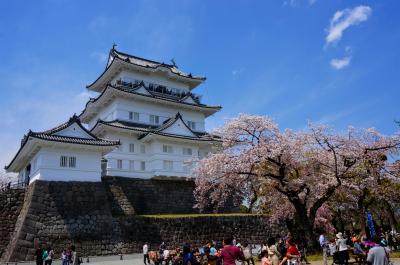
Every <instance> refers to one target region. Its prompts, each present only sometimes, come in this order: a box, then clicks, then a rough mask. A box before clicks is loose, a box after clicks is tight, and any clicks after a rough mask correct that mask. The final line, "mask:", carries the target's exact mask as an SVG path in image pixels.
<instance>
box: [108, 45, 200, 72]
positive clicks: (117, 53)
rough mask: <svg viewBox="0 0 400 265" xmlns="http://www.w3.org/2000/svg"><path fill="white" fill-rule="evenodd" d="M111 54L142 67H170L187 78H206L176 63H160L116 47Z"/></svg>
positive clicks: (172, 70)
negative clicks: (193, 73) (118, 49)
mask: <svg viewBox="0 0 400 265" xmlns="http://www.w3.org/2000/svg"><path fill="white" fill-rule="evenodd" d="M110 56H112V57H114V58H119V59H121V60H123V61H125V62H129V63H131V64H135V65H138V66H141V67H145V68H158V67H165V68H168V69H169V70H170V71H171V73H174V74H177V75H180V76H183V77H187V78H191V79H199V80H205V79H206V78H205V77H203V76H193V75H192V74H191V73H189V74H188V73H185V72H183V71H181V70H180V69H179V68H178V67H177V66H176V65H174V64H166V63H163V62H162V63H160V62H157V61H153V60H148V59H144V58H141V57H138V56H134V55H131V54H127V53H123V52H120V51H117V50H116V49H115V48H113V49H111V51H110Z"/></svg>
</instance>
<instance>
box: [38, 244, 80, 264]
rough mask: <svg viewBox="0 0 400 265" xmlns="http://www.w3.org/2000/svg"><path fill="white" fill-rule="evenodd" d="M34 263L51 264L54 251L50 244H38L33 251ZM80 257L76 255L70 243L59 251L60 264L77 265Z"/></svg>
mask: <svg viewBox="0 0 400 265" xmlns="http://www.w3.org/2000/svg"><path fill="white" fill-rule="evenodd" d="M35 260H36V265H51V264H52V263H53V260H54V251H53V250H52V248H51V246H48V247H47V248H43V247H42V246H41V245H39V246H38V247H37V249H36V252H35ZM81 263H82V259H81V258H79V257H78V255H77V252H76V249H75V246H74V245H72V246H70V247H68V248H66V249H64V250H63V251H62V253H61V264H62V265H79V264H81Z"/></svg>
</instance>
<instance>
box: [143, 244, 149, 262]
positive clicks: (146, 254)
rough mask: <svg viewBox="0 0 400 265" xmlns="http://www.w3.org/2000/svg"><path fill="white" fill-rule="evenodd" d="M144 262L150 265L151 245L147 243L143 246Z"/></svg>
mask: <svg viewBox="0 0 400 265" xmlns="http://www.w3.org/2000/svg"><path fill="white" fill-rule="evenodd" d="M143 262H144V265H147V263H148V264H150V259H149V245H148V244H147V243H144V245H143Z"/></svg>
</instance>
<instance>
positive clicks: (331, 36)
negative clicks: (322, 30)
mask: <svg viewBox="0 0 400 265" xmlns="http://www.w3.org/2000/svg"><path fill="white" fill-rule="evenodd" d="M371 13H372V8H371V7H369V6H362V5H361V6H357V7H355V8H346V9H344V10H340V11H336V13H335V14H334V15H333V17H332V19H331V22H330V25H329V29H328V35H327V36H326V39H325V40H326V44H327V45H329V44H334V43H337V42H338V41H339V40H340V39H341V38H342V36H343V32H344V31H345V30H346V29H347V28H349V27H350V26H352V25H358V24H360V23H361V22H364V21H367V20H368V18H369V16H370V15H371Z"/></svg>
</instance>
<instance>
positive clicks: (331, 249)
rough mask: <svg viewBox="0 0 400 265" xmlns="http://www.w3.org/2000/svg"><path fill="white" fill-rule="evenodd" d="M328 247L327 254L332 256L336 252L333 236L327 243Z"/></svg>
mask: <svg viewBox="0 0 400 265" xmlns="http://www.w3.org/2000/svg"><path fill="white" fill-rule="evenodd" d="M328 247H329V256H332V257H333V255H334V254H335V252H336V242H335V239H334V238H332V239H331V241H330V242H329V244H328Z"/></svg>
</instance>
